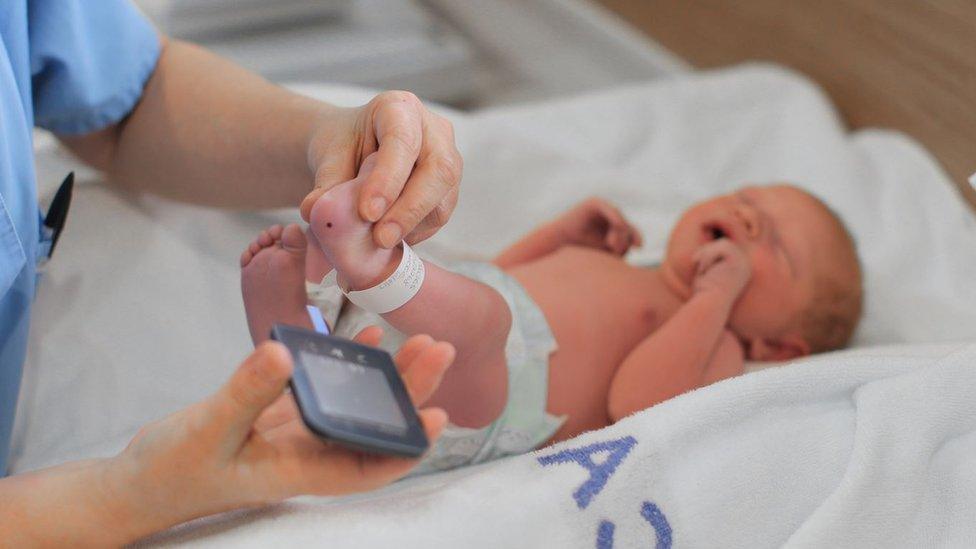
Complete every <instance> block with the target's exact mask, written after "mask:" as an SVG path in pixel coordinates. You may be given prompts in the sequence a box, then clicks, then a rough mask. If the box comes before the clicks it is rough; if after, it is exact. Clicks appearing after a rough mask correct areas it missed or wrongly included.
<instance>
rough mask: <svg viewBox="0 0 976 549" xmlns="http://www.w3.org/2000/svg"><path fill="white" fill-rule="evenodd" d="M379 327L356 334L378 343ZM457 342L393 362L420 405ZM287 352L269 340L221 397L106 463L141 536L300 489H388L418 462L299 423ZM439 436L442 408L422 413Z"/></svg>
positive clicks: (432, 345) (160, 424)
mask: <svg viewBox="0 0 976 549" xmlns="http://www.w3.org/2000/svg"><path fill="white" fill-rule="evenodd" d="M381 333H382V332H381V330H380V329H379V328H376V327H371V328H367V329H365V330H363V332H362V333H360V335H359V336H357V338H356V339H357V340H358V341H360V342H362V343H365V344H370V345H375V344H377V343H378V342H379V337H380V334H381ZM454 354H455V352H454V348H453V347H452V346H451V345H450V344H448V343H443V342H435V341H434V340H433V339H431V338H430V337H429V336H414V337H412V338H410V339H409V340H407V342H406V343H404V345H403V347H402V348H401V350H400V352H399V353H398V354H397V356H396V357H395V360H394V362H395V363H396V365H397V368H398V369H399V370H400V373H401V375H402V376H403V379H404V383H405V384H406V386H407V389H408V390H409V391H410V394H411V397H412V398H413V400H414V403H415V404H420V403H422V402H423V401H425V400H426V399H427V398H428V397H429V396H430V395H431V394H432V393H433V392H434V390H435V389H436V388H437V386H438V384H439V383H440V380H441V377H442V376H443V374H444V372H445V371H446V370H447V368H448V366H449V365H450V364H451V362H452V361H453V359H454ZM291 372H292V360H291V356H290V355H289V353H288V350H287V349H286V348H285V347H284V346H282V345H281V344H279V343H276V342H270V341H269V342H265V343H263V344H262V345H260V346H259V347H258V348H257V349H256V350H255V351H254V353H252V354H251V356H249V357H248V358H247V359H246V360H245V361H244V362H243V364H241V366H240V367H239V368H238V369H237V371H236V372H235V373H234V374H233V376H232V377H231V378H230V380H229V381H228V382H227V384H226V385H224V387H222V388H221V389H220V390H219V391H217V393H216V394H214V395H213V396H211V397H210V398H208V399H207V400H204V401H203V402H200V403H197V404H195V405H193V406H190V407H189V408H186V409H184V410H182V411H180V412H177V413H175V414H173V415H171V416H169V417H167V418H165V419H162V420H160V421H157V422H155V423H152V424H149V425H147V426H146V427H144V428H143V429H142V430H140V432H139V433H138V434H137V435H136V437H135V438H134V439H133V440H132V442H131V443H130V444H129V446H128V447H127V448H126V449H125V450H124V451H123V452H122V453H121V454H119V456H117V457H115V458H112V459H113V463H111V464H110V466H109V467H107V468H106V470H107V471H108V472H107V473H106V475H107V477H106V482H105V489H106V490H107V493H106V495H107V496H108V497H106V500H108V501H112V502H114V504H115V505H117V509H115V513H114V514H115V515H116V516H118V517H119V519H120V520H121V521H122V522H121V523H122V524H128V525H129V526H131V527H132V528H133V531H132V532H130V533H131V535H132V537H134V538H138V537H141V536H145V535H148V534H149V533H152V532H156V531H158V530H162V529H164V528H167V527H169V526H172V525H174V524H178V523H180V522H184V521H186V520H190V519H193V518H196V517H201V516H205V515H209V514H213V513H217V512H221V511H227V510H230V509H237V508H241V507H251V506H257V505H263V504H267V503H272V502H276V501H280V500H283V499H285V498H288V497H291V496H295V495H300V494H318V495H342V494H349V493H352V492H360V491H366V490H371V489H374V488H378V487H380V486H384V485H386V484H388V483H390V482H393V481H394V480H397V479H399V478H401V477H403V476H404V475H406V474H407V473H408V472H409V471H410V470H411V469H412V468H413V467H414V466H415V465H416V464H417V463H418V459H405V458H398V457H390V456H379V455H368V454H363V453H360V452H355V451H352V450H347V449H344V448H342V447H340V446H337V445H334V444H329V443H326V442H324V441H322V440H321V439H319V438H318V437H316V436H315V435H313V434H312V433H311V432H309V431H308V430H307V429H306V428H305V426H304V424H303V423H302V421H301V418H300V417H299V414H298V409H297V407H296V405H295V403H294V401H293V400H292V397H291V395H290V394H288V393H284V392H283V391H284V389H285V386H286V385H287V383H288V379H289V378H290V376H291ZM419 414H420V418H421V420H422V421H423V424H424V428H425V430H426V432H427V437H428V439H429V440H430V441H431V443H433V442H434V441H435V440H437V438H438V437H439V436H440V433H441V431H442V429H443V428H444V425H445V424H446V422H447V415H446V414H445V413H444V411H443V410H440V409H438V408H426V409H423V410H420V412H419Z"/></svg>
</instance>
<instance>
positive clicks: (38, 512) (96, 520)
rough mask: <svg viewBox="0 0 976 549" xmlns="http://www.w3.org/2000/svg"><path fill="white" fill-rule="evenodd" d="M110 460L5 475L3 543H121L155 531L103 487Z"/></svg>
mask: <svg viewBox="0 0 976 549" xmlns="http://www.w3.org/2000/svg"><path fill="white" fill-rule="evenodd" d="M108 465H109V462H108V461H106V460H91V461H82V462H76V463H70V464H67V465H61V466H58V467H51V468H50V469H43V470H40V471H36V472H33V473H26V474H23V475H17V476H13V477H8V478H4V479H0V540H3V541H2V542H0V545H3V546H5V547H6V546H10V547H39V546H40V547H65V546H72V547H115V546H120V545H122V544H125V543H129V542H132V541H135V540H136V539H138V538H139V537H141V536H144V535H146V534H149V533H150V532H151V531H152V529H151V528H148V527H146V526H144V525H141V524H135V523H133V522H132V520H133V519H134V518H136V517H131V516H128V514H127V513H124V512H123V511H122V510H121V509H119V508H118V507H117V505H118V503H117V502H113V501H112V498H111V495H110V494H108V493H107V492H106V491H105V490H104V489H103V487H104V486H106V484H107V483H106V482H105V475H106V474H109V471H108V470H107V469H108Z"/></svg>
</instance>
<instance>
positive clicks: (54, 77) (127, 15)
mask: <svg viewBox="0 0 976 549" xmlns="http://www.w3.org/2000/svg"><path fill="white" fill-rule="evenodd" d="M28 6H29V7H28V10H29V11H28V25H29V35H30V62H31V86H32V94H31V95H32V100H33V106H34V124H35V125H37V126H40V127H42V128H46V129H49V130H51V131H53V132H55V133H60V134H83V133H89V132H93V131H96V130H99V129H102V128H104V127H106V126H109V125H111V124H114V123H115V122H118V121H119V120H121V119H123V118H125V117H126V116H127V115H128V114H129V112H131V111H132V109H133V107H135V105H136V103H137V102H138V101H139V98H140V97H141V96H142V90H143V87H144V86H145V84H146V81H147V80H148V79H149V76H150V75H151V74H152V72H153V70H154V69H155V67H156V61H157V60H158V59H159V52H160V41H159V40H160V38H159V34H158V33H157V32H156V30H155V29H154V28H153V26H152V25H151V24H150V23H149V21H148V20H146V18H145V16H143V15H142V13H141V12H140V11H139V10H138V9H137V8H136V7H135V6H134V5H132V4H131V3H130V2H129V1H128V0H30V2H28Z"/></svg>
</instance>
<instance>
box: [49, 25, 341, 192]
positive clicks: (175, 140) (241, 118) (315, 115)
mask: <svg viewBox="0 0 976 549" xmlns="http://www.w3.org/2000/svg"><path fill="white" fill-rule="evenodd" d="M338 111H339V109H336V108H335V107H332V106H330V105H327V104H325V103H322V102H318V101H314V100H312V99H308V98H305V97H302V96H300V95H297V94H294V93H291V92H289V91H287V90H285V89H283V88H281V87H279V86H275V85H273V84H271V83H269V82H267V81H266V80H264V79H262V78H260V77H259V76H257V75H255V74H253V73H250V72H248V71H246V70H244V69H242V68H240V67H238V66H236V65H234V64H233V63H231V62H229V61H227V60H225V59H222V58H220V57H218V56H216V55H213V54H211V53H209V52H207V51H206V50H204V49H202V48H199V47H197V46H193V45H191V44H187V43H183V42H179V41H175V40H174V41H168V42H166V43H165V44H164V46H163V50H162V53H161V55H160V59H159V63H158V65H157V67H156V70H155V72H154V73H153V75H152V77H151V78H150V80H149V82H148V84H147V86H146V88H145V92H144V94H143V97H142V99H141V100H140V102H139V103H138V105H137V106H136V108H135V110H134V111H133V112H132V114H131V115H130V116H129V117H128V118H127V119H126V120H124V121H123V122H122V123H121V124H119V125H116V126H113V127H111V128H108V129H106V130H102V131H100V132H96V133H95V134H89V135H87V136H83V137H67V138H62V141H64V142H65V144H66V145H68V146H69V147H70V148H71V149H72V150H73V151H74V152H75V153H76V154H78V155H79V156H80V157H81V158H82V159H83V160H85V161H86V162H88V163H89V164H92V165H94V166H95V167H97V168H100V169H102V170H104V171H106V172H107V173H108V175H109V177H110V178H111V179H112V180H113V181H115V182H117V183H120V184H122V185H124V186H126V187H128V188H132V189H137V190H144V191H150V192H153V193H156V194H160V195H163V196H167V197H170V198H174V199H177V200H183V201H189V202H196V203H200V204H207V205H216V206H228V207H277V206H297V205H298V203H299V202H300V201H301V199H302V198H303V197H304V196H305V195H306V194H307V193H308V191H309V190H311V188H312V182H313V174H312V172H311V170H310V168H309V164H308V143H309V139H310V136H311V134H312V132H313V129H314V128H315V127H316V125H317V124H321V123H327V120H326V119H327V118H328V117H329V116H330V115H331V114H335V113H337V112H338Z"/></svg>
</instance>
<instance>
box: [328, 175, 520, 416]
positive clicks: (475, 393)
mask: <svg viewBox="0 0 976 549" xmlns="http://www.w3.org/2000/svg"><path fill="white" fill-rule="evenodd" d="M367 163H368V161H367ZM367 169H368V167H367ZM360 183H361V179H356V180H353V181H351V182H349V183H344V184H342V185H339V186H337V187H334V188H333V189H332V190H330V191H329V192H327V193H326V194H324V195H323V196H322V198H320V199H319V200H318V202H316V204H315V206H314V207H313V209H312V213H311V223H310V232H311V233H314V234H315V236H316V237H317V239H318V241H319V242H320V243H321V245H322V249H323V251H324V252H325V255H326V257H327V258H328V260H329V262H331V264H332V265H333V266H334V267H335V268H336V270H337V271H338V275H339V280H340V283H341V284H343V285H344V286H345V287H348V288H352V289H357V290H361V289H366V288H370V287H372V286H375V285H376V284H378V283H380V282H382V281H383V280H385V279H386V278H387V277H389V276H390V275H391V274H392V273H393V271H394V270H395V269H396V267H397V265H399V263H400V257H401V254H402V250H401V249H399V248H397V249H395V250H384V249H382V248H379V247H377V246H376V245H375V244H374V243H373V240H372V235H371V231H370V229H371V227H372V225H371V224H369V223H367V222H364V221H362V220H361V218H360V217H359V214H358V213H357V211H356V198H357V197H358V195H359V188H360ZM425 266H426V271H427V275H426V278H425V279H424V283H423V285H422V286H421V287H420V290H419V291H418V292H417V294H416V296H414V298H413V299H411V300H410V301H409V302H407V303H406V304H405V305H403V306H402V307H400V308H398V309H396V310H394V311H391V312H389V313H386V314H384V315H383V318H384V319H385V320H386V321H387V322H389V323H390V324H391V325H392V326H394V327H395V328H396V329H398V330H400V331H401V332H403V333H405V334H407V335H414V334H418V333H425V334H430V335H431V336H432V337H433V338H434V339H438V340H443V341H448V342H450V343H452V344H453V345H454V346H455V348H456V349H457V358H456V359H455V361H454V364H453V365H452V366H451V368H450V369H449V370H448V371H447V374H445V377H444V380H443V381H442V382H441V385H440V387H439V388H438V390H437V392H436V393H435V394H434V396H433V397H432V398H431V399H430V400H429V401H428V404H430V405H433V406H440V407H443V408H444V409H445V410H446V411H447V413H448V415H449V416H450V418H451V421H452V422H453V423H455V424H457V425H462V426H465V427H481V426H484V425H487V424H488V423H490V422H491V421H493V420H494V419H495V418H496V417H498V415H499V414H500V413H501V411H502V409H503V408H504V407H505V401H506V395H507V383H508V375H507V369H506V364H505V342H506V340H507V338H508V331H509V328H510V326H511V313H510V311H509V309H508V305H507V304H506V303H505V300H504V299H503V298H502V296H501V295H499V293H498V292H496V291H495V290H494V289H493V288H491V287H489V286H486V285H484V284H482V283H480V282H476V281H474V280H471V279H469V278H466V277H464V276H461V275H458V274H454V273H451V272H449V271H446V270H444V269H441V268H439V267H437V266H436V265H432V264H430V263H426V262H425Z"/></svg>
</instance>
